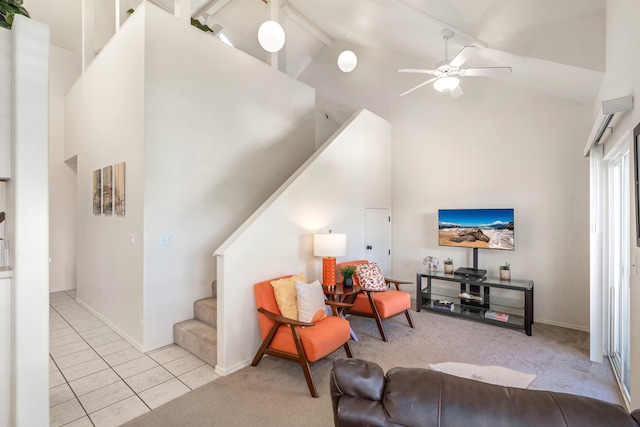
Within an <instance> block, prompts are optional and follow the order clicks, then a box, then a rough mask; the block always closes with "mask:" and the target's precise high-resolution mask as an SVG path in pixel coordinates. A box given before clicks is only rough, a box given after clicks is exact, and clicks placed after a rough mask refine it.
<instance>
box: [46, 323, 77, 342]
mask: <svg viewBox="0 0 640 427" xmlns="http://www.w3.org/2000/svg"><path fill="white" fill-rule="evenodd" d="M64 325H65V326H64V327H62V328H58V329H55V330H50V331H49V339H50V340H52V339H54V338H61V337H64V336H67V335H72V334H75V333H76V331H75V330H74V329H73V328H72V327H71V326H69V325H68V324H67V322H65V323H64Z"/></svg>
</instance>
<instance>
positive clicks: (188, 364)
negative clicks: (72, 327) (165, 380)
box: [162, 354, 205, 377]
mask: <svg viewBox="0 0 640 427" xmlns="http://www.w3.org/2000/svg"><path fill="white" fill-rule="evenodd" d="M204 364H205V363H204V362H203V361H202V360H200V359H198V358H197V357H196V356H194V355H193V354H188V355H187V356H183V357H181V358H179V359H176V360H172V361H171V362H168V363H165V364H163V365H162V366H164V368H165V369H166V370H168V371H169V372H171V373H172V374H173V375H175V376H176V377H177V376H180V375H182V374H186V373H187V372H189V371H193V370H194V369H196V368H198V367H200V366H202V365H204Z"/></svg>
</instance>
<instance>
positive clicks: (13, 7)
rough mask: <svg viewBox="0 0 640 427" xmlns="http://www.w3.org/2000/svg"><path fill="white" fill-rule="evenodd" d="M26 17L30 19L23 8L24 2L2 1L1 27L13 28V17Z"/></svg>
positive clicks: (0, 12)
mask: <svg viewBox="0 0 640 427" xmlns="http://www.w3.org/2000/svg"><path fill="white" fill-rule="evenodd" d="M16 15H24V16H26V17H27V18H30V16H29V12H27V9H25V8H24V7H23V6H22V0H0V27H1V28H11V25H13V17H14V16H16Z"/></svg>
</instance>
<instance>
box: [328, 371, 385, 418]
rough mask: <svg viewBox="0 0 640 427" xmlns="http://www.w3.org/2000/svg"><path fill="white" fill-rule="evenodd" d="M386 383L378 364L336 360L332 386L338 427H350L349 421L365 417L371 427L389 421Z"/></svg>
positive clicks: (332, 397)
mask: <svg viewBox="0 0 640 427" xmlns="http://www.w3.org/2000/svg"><path fill="white" fill-rule="evenodd" d="M384 382H385V377H384V371H383V370H382V368H381V367H380V366H379V365H378V364H377V363H373V362H367V361H364V360H360V359H338V360H336V361H334V362H333V369H332V370H331V379H330V387H331V403H332V405H333V414H334V422H335V425H336V427H338V426H340V425H349V424H350V423H349V422H347V420H348V419H349V418H351V417H352V416H355V417H357V418H358V419H361V417H362V416H363V414H368V415H369V417H371V421H372V422H373V423H372V424H370V425H372V426H374V425H385V424H378V423H380V422H382V423H384V419H385V418H386V417H385V416H384V408H383V406H382V397H383V391H384ZM363 410H364V411H363ZM380 415H382V419H379V417H380ZM351 421H353V420H351Z"/></svg>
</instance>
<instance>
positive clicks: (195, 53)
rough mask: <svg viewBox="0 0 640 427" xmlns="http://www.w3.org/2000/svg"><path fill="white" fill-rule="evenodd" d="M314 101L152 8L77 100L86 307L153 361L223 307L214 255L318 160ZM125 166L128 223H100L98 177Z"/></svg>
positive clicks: (69, 104) (69, 139)
mask: <svg viewBox="0 0 640 427" xmlns="http://www.w3.org/2000/svg"><path fill="white" fill-rule="evenodd" d="M194 63H196V64H197V66H195V67H194V65H193V64H194ZM221 64H224V66H221ZM314 100H315V98H314V91H313V90H312V89H311V88H309V87H307V86H305V85H304V84H301V83H299V82H297V81H295V80H293V79H291V78H289V77H287V76H286V75H285V74H282V73H280V72H278V71H274V70H272V69H271V68H270V67H269V66H267V65H266V64H264V63H262V62H260V61H257V60H255V59H254V58H251V57H250V56H248V55H246V54H245V53H243V52H240V51H238V50H236V49H233V48H230V47H228V46H226V45H224V44H223V43H221V42H219V41H218V40H217V39H215V38H213V37H211V36H210V35H207V34H205V33H204V32H202V31H199V30H197V29H195V28H193V27H191V26H190V25H184V24H181V23H180V22H179V21H178V20H176V18H174V17H173V16H171V15H169V14H167V13H166V12H164V11H162V10H160V9H158V8H156V7H155V6H153V5H151V4H143V5H142V6H140V7H139V8H138V9H137V10H136V13H135V14H134V15H133V16H132V17H131V18H130V19H129V20H128V21H127V22H126V23H125V25H124V26H123V27H122V29H121V30H120V33H119V35H118V37H116V38H114V39H112V41H111V42H110V43H109V44H108V45H107V46H106V47H105V48H104V49H103V51H102V52H101V54H100V55H99V56H98V57H97V58H96V59H95V60H94V62H93V63H92V64H91V67H90V68H89V70H87V71H86V72H85V73H84V75H83V76H82V77H81V79H80V80H78V82H77V83H76V84H75V85H74V87H73V88H72V89H71V90H70V91H69V93H68V94H67V96H66V98H65V137H66V141H65V144H66V145H67V148H68V147H75V148H73V150H75V151H76V152H77V156H78V157H77V173H78V175H77V176H78V180H77V181H78V184H77V200H76V202H77V254H78V256H77V288H78V293H77V295H78V300H79V301H80V302H81V303H82V304H85V305H86V306H87V307H88V308H89V309H91V310H93V311H94V313H96V314H97V315H98V316H100V317H101V318H102V319H103V320H105V321H106V322H108V323H109V324H110V325H111V326H112V327H114V328H116V329H117V330H118V332H120V333H121V334H122V335H123V336H125V337H126V338H127V339H128V340H129V341H130V342H132V343H133V344H134V345H135V346H137V347H138V348H139V349H144V350H145V351H148V350H152V349H154V348H157V347H160V346H163V345H166V344H169V343H172V342H173V328H172V327H173V324H174V323H177V322H179V321H182V320H186V319H190V318H192V317H193V302H194V301H195V300H196V299H199V298H203V297H207V296H210V295H211V282H212V281H213V280H215V278H216V270H215V262H214V261H215V260H213V259H212V258H211V253H212V252H213V250H214V249H215V248H216V247H217V246H218V245H219V244H220V243H221V242H222V241H223V240H224V239H225V238H226V237H228V236H229V234H231V233H232V232H233V230H235V228H237V227H238V225H240V224H241V223H242V221H243V220H244V219H246V218H247V217H248V216H249V215H250V214H251V213H252V212H253V211H254V210H255V209H256V208H257V207H258V206H260V204H261V203H262V202H263V201H264V200H265V199H266V198H267V197H269V195H271V194H272V192H273V191H274V190H275V189H276V188H277V187H278V186H279V185H280V184H281V183H282V182H283V181H284V180H285V179H287V178H288V177H289V175H290V174H291V173H293V171H294V170H295V169H296V168H297V167H298V166H299V165H300V164H302V162H303V161H304V160H305V159H307V158H308V157H309V155H310V154H311V153H312V151H313V147H314V131H313V124H314V102H315V101H314ZM66 153H67V155H68V154H69V153H70V151H69V150H67V151H66ZM120 161H124V162H126V180H127V185H126V194H127V208H126V209H127V211H126V215H125V216H123V217H122V216H115V215H112V216H104V215H94V214H93V213H92V210H91V173H92V171H93V170H94V169H98V168H102V167H104V166H108V165H113V164H115V163H118V162H120ZM163 235H170V236H171V239H172V243H171V244H170V245H161V244H160V239H161V236H163ZM132 236H133V239H134V245H132V244H131V243H130V241H131V237H132ZM143 325H144V326H143Z"/></svg>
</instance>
